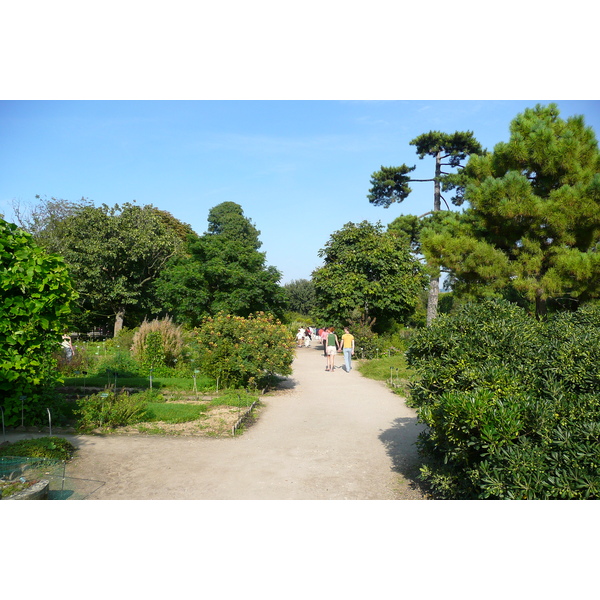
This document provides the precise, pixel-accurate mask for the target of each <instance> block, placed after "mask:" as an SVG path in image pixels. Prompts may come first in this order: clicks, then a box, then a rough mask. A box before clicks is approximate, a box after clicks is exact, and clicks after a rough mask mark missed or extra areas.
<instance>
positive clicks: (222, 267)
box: [156, 202, 286, 326]
mask: <svg viewBox="0 0 600 600" xmlns="http://www.w3.org/2000/svg"><path fill="white" fill-rule="evenodd" d="M259 233H260V232H259V231H258V230H256V228H255V227H254V226H253V225H252V223H251V221H250V220H249V219H247V218H246V217H244V216H243V211H242V209H241V207H240V206H239V205H237V204H235V203H234V202H223V203H222V204H219V205H218V206H216V207H214V208H213V209H212V210H211V211H210V213H209V230H208V232H207V233H205V234H204V235H203V236H201V237H200V238H198V239H197V240H196V241H194V242H193V243H191V244H190V245H189V247H188V251H189V252H188V256H186V257H183V258H178V259H174V260H173V261H171V262H170V263H169V265H168V268H167V269H166V270H165V271H164V272H163V273H162V274H161V277H160V278H159V279H158V281H157V282H156V293H157V296H158V300H159V304H160V307H161V310H162V311H166V312H168V313H169V314H170V315H172V316H173V317H174V319H175V320H176V321H177V322H179V323H185V324H187V325H191V326H197V325H199V324H200V322H201V321H202V319H203V318H204V317H205V316H207V315H215V314H217V313H219V312H221V311H223V312H227V313H229V314H233V315H240V316H244V317H247V316H248V315H249V314H251V313H254V312H259V311H265V312H271V313H273V314H275V315H277V316H282V315H283V310H284V308H285V305H286V298H285V292H284V291H283V288H281V287H280V286H279V280H280V278H281V274H280V273H279V271H278V270H277V269H276V268H275V267H272V266H267V265H266V255H265V253H264V252H259V250H258V249H259V248H260V246H261V242H260V241H259V239H258V234H259Z"/></svg>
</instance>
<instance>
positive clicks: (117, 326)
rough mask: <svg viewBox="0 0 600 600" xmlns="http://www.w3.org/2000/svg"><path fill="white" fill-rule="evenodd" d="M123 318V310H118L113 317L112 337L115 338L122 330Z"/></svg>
mask: <svg viewBox="0 0 600 600" xmlns="http://www.w3.org/2000/svg"><path fill="white" fill-rule="evenodd" d="M124 317H125V309H124V308H120V309H119V310H118V312H117V314H116V315H115V328H114V332H113V336H114V337H117V336H118V335H119V332H120V331H121V329H123V318H124Z"/></svg>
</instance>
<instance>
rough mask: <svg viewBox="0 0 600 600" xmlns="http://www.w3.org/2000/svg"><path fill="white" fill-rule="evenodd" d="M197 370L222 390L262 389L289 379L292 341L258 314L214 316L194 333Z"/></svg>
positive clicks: (277, 324)
mask: <svg viewBox="0 0 600 600" xmlns="http://www.w3.org/2000/svg"><path fill="white" fill-rule="evenodd" d="M194 333H195V346H196V351H197V356H198V360H199V363H200V369H201V370H202V371H203V372H204V373H206V374H207V375H209V376H211V377H214V378H215V379H216V378H217V377H218V378H219V380H220V382H221V383H222V384H223V386H229V387H245V386H252V385H253V384H256V385H257V386H261V387H263V386H265V385H268V384H269V383H270V381H271V380H272V379H273V377H274V376H275V375H290V374H291V373H292V367H291V365H292V361H293V360H294V338H293V336H292V334H291V333H290V332H289V330H288V328H287V327H286V326H285V325H282V324H281V322H280V321H278V320H275V319H274V317H272V316H271V315H267V314H265V313H263V312H259V313H256V314H253V315H249V316H248V317H237V316H232V315H226V314H225V313H218V314H217V315H215V316H213V317H207V318H205V319H204V321H203V322H202V324H201V325H200V327H198V328H196V329H195V330H194Z"/></svg>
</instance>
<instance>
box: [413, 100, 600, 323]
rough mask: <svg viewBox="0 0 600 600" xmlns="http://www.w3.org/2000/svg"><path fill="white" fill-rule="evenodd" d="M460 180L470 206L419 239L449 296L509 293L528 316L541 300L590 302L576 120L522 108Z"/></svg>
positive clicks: (593, 194) (599, 160)
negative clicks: (526, 307) (502, 137)
mask: <svg viewBox="0 0 600 600" xmlns="http://www.w3.org/2000/svg"><path fill="white" fill-rule="evenodd" d="M464 176H465V177H466V178H467V179H468V181H469V183H468V185H467V186H466V191H465V198H466V199H467V200H468V201H469V203H470V208H469V209H468V210H466V211H465V214H464V216H461V217H458V216H457V217H456V218H455V219H454V220H450V221H448V222H447V226H446V229H445V231H444V232H433V231H429V232H428V233H427V235H426V236H423V240H422V245H423V251H424V253H425V255H426V256H427V259H428V261H429V262H430V263H431V264H432V265H436V266H443V267H446V268H447V269H449V270H450V271H451V273H452V283H453V288H454V289H455V290H456V291H457V292H460V293H462V294H463V295H467V294H470V295H471V296H475V297H481V296H486V295H487V296H489V295H501V294H506V293H508V292H510V293H512V294H516V295H517V296H518V297H520V298H521V299H523V300H525V302H528V303H530V306H531V307H532V308H533V310H534V311H535V313H536V315H537V316H538V317H543V316H544V315H545V314H546V311H547V302H548V300H549V299H552V298H561V297H562V298H571V299H577V300H579V301H585V300H588V299H590V298H595V297H598V296H599V295H600V252H599V250H600V153H599V151H598V143H597V141H596V137H595V135H594V132H593V130H592V129H591V128H590V127H586V126H585V123H584V119H583V117H581V116H577V117H570V118H568V119H567V120H566V121H565V120H563V119H561V118H560V117H559V110H558V107H557V106H556V105H555V104H550V105H548V106H546V107H544V106H541V105H539V104H538V105H537V106H536V107H535V108H533V109H527V110H525V111H524V112H523V113H522V114H519V115H517V117H516V118H515V119H514V120H513V121H512V123H511V125H510V139H509V141H508V142H506V143H505V142H502V143H499V144H497V145H496V146H495V147H494V151H493V152H492V153H490V154H486V155H483V156H477V155H475V156H472V157H471V158H470V160H469V162H468V164H467V166H466V168H465V170H464Z"/></svg>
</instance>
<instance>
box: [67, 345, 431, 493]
mask: <svg viewBox="0 0 600 600" xmlns="http://www.w3.org/2000/svg"><path fill="white" fill-rule="evenodd" d="M342 363H343V360H342V357H341V355H338V356H337V357H336V364H337V365H340V366H341V364H342ZM293 366H294V374H293V375H292V376H291V378H290V380H289V388H290V389H288V390H286V391H283V392H282V393H280V394H277V395H274V396H266V397H264V398H262V401H263V403H264V407H263V408H261V409H260V410H259V415H258V416H259V418H258V422H257V423H255V424H254V425H252V427H250V428H249V429H248V430H247V431H246V432H245V433H243V435H241V436H240V437H236V438H233V439H232V438H229V439H210V438H200V437H157V436H142V435H139V436H138V435H136V436H122V435H109V436H65V437H68V438H69V439H70V440H71V441H72V442H73V443H74V444H75V445H77V446H78V448H79V451H78V453H77V455H76V457H75V459H73V461H72V462H71V463H70V464H69V465H68V467H67V475H68V476H70V477H75V478H82V479H93V480H99V481H102V482H105V483H104V485H102V486H101V487H100V488H99V489H98V490H97V491H95V492H94V493H93V494H91V495H90V496H89V499H115V500H120V499H123V500H124V499H131V500H145V499H149V500H153V499H161V500H175V499H181V500H184V499H190V500H191V499H197V500H200V499H204V500H209V499H214V500H238V499H239V500H250V499H254V500H270V499H273V500H287V499H289V500H293V499H297V500H300V499H304V500H310V499H314V500H327V499H331V500H344V499H346V500H375V499H378V500H387V499H421V498H422V497H423V496H422V494H421V493H420V491H419V490H418V489H416V488H415V486H414V485H412V484H411V483H412V478H414V475H415V461H416V449H415V446H414V442H415V440H416V438H417V435H418V433H419V431H420V426H419V425H417V423H416V418H415V413H414V411H412V410H411V409H409V408H407V407H406V405H405V403H404V401H403V399H402V398H400V397H399V396H397V395H395V394H393V393H392V392H391V391H390V390H389V389H387V388H386V387H385V385H383V384H382V383H379V382H376V381H373V380H370V379H366V378H364V377H362V376H361V375H360V374H359V373H358V371H356V369H353V370H352V371H351V372H350V373H346V372H345V371H344V370H343V369H342V368H338V369H336V370H335V371H334V372H333V373H331V372H326V371H325V358H324V357H323V354H322V350H321V351H320V350H318V349H317V348H314V347H313V348H301V349H298V350H297V353H296V359H295V361H294V365H293Z"/></svg>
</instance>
